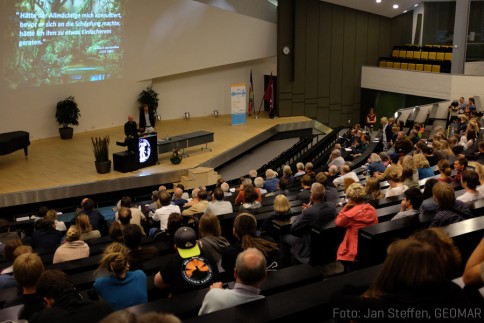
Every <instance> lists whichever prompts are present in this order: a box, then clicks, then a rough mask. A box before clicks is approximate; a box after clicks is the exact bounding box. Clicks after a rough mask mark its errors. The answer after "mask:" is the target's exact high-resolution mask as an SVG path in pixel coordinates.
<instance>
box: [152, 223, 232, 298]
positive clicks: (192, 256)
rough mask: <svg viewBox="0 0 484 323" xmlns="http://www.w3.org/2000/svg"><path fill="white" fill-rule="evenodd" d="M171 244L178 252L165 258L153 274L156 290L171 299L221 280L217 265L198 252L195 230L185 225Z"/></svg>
mask: <svg viewBox="0 0 484 323" xmlns="http://www.w3.org/2000/svg"><path fill="white" fill-rule="evenodd" d="M174 241H175V248H176V251H177V252H176V253H173V254H170V255H168V256H166V257H167V258H168V259H167V261H166V262H164V263H163V265H162V267H161V268H160V271H159V272H158V273H157V274H156V275H155V279H154V282H155V286H156V287H157V288H160V289H168V290H169V292H170V295H171V296H173V295H176V294H180V293H183V292H186V291H190V290H197V289H202V288H206V287H209V286H210V285H211V284H212V283H214V282H217V281H219V280H220V277H219V272H218V269H217V262H216V261H215V260H214V259H213V258H212V257H211V256H210V254H208V253H205V251H203V250H201V249H200V247H199V245H198V243H197V234H196V232H195V230H193V229H192V228H190V227H186V226H182V227H180V228H178V230H176V232H175V236H174ZM224 268H225V267H224ZM225 270H226V271H227V268H225Z"/></svg>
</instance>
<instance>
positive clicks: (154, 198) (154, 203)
mask: <svg viewBox="0 0 484 323" xmlns="http://www.w3.org/2000/svg"><path fill="white" fill-rule="evenodd" d="M159 200H160V197H159V192H158V190H154V191H152V192H151V203H150V204H149V205H148V207H147V208H146V209H145V213H149V212H154V211H155V210H156V209H159V208H160V207H161V205H160V201H159Z"/></svg>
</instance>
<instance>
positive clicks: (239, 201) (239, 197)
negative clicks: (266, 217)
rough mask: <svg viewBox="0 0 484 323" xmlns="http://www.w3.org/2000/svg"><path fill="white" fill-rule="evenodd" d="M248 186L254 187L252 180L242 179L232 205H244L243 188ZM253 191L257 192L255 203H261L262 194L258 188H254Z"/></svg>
mask: <svg viewBox="0 0 484 323" xmlns="http://www.w3.org/2000/svg"><path fill="white" fill-rule="evenodd" d="M248 186H251V187H254V186H253V184H252V180H251V179H250V178H244V180H243V181H242V184H241V185H240V187H239V193H238V194H237V197H236V198H235V202H234V205H240V204H242V203H244V195H245V188H246V187H248ZM255 191H256V192H257V201H258V202H261V203H262V194H261V192H260V190H259V189H258V188H255Z"/></svg>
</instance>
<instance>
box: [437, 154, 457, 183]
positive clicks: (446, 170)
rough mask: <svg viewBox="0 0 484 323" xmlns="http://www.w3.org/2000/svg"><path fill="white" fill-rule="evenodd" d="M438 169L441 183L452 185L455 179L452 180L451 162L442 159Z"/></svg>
mask: <svg viewBox="0 0 484 323" xmlns="http://www.w3.org/2000/svg"><path fill="white" fill-rule="evenodd" d="M437 168H438V169H439V172H440V177H439V178H438V180H439V182H444V183H452V182H453V181H454V179H453V178H452V176H451V174H452V169H451V168H450V164H449V161H448V160H447V159H441V160H439V162H438V163H437Z"/></svg>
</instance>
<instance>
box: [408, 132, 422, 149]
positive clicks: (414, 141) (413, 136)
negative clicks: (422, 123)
mask: <svg viewBox="0 0 484 323" xmlns="http://www.w3.org/2000/svg"><path fill="white" fill-rule="evenodd" d="M408 139H410V141H411V142H412V144H413V145H416V144H417V142H418V141H419V140H420V137H419V136H418V130H417V129H412V130H410V135H409V136H408Z"/></svg>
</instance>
